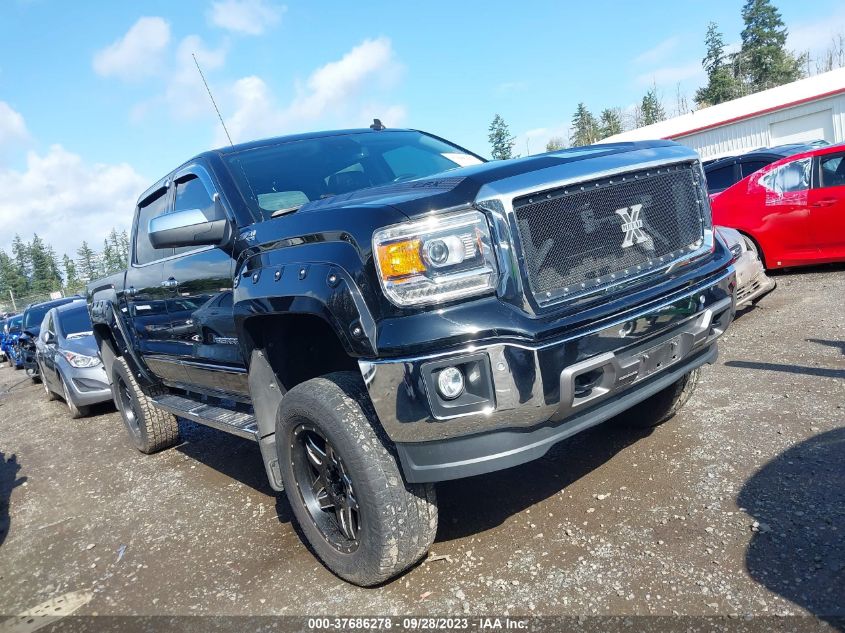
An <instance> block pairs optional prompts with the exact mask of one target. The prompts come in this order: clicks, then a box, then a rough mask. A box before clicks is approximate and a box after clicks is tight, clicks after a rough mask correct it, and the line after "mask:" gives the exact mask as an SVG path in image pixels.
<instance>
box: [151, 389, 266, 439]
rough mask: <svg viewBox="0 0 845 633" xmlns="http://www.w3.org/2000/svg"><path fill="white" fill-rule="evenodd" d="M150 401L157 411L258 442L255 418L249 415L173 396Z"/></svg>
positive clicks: (164, 396) (169, 395)
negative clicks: (161, 410) (160, 410)
mask: <svg viewBox="0 0 845 633" xmlns="http://www.w3.org/2000/svg"><path fill="white" fill-rule="evenodd" d="M151 400H152V401H153V403H155V406H156V407H158V408H159V409H163V410H164V411H167V412H169V413H172V414H173V415H175V416H178V417H180V418H185V419H187V420H190V421H191V422H196V423H197V424H202V425H204V426H210V427H211V428H213V429H217V430H218V431H223V432H225V433H231V434H232V435H237V436H238V437H243V438H246V439H248V440H253V441H255V442H257V441H258V423H257V422H256V421H255V416H254V415H251V414H249V413H242V412H240V411H232V410H231V409H224V408H223V407H215V406H214V405H211V404H205V403H203V402H197V401H196V400H191V399H190V398H185V397H184V396H177V395H173V394H166V395H162V396H158V397H157V398H151Z"/></svg>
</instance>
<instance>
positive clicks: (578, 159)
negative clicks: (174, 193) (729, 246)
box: [297, 141, 688, 218]
mask: <svg viewBox="0 0 845 633" xmlns="http://www.w3.org/2000/svg"><path fill="white" fill-rule="evenodd" d="M673 146H675V147H677V144H676V143H673V142H671V141H641V142H636V143H608V144H604V145H591V146H587V147H577V148H572V149H568V150H561V151H558V152H550V153H547V154H540V155H537V156H529V157H526V158H516V159H511V160H502V161H490V162H487V163H482V164H480V165H473V166H470V167H460V168H457V169H452V170H449V171H446V172H442V173H439V174H433V175H431V176H426V177H424V178H417V179H414V180H407V181H403V182H397V183H391V184H388V185H381V186H378V187H369V188H366V189H359V190H357V191H353V192H350V193H345V194H339V195H336V196H332V197H331V198H326V199H323V200H315V201H313V202H308V203H306V204H305V205H303V206H302V207H301V208H300V209H299V210H298V212H297V215H299V214H302V213H307V212H309V211H324V210H329V209H342V208H346V207H362V206H392V207H394V208H396V209H398V210H399V211H401V212H402V213H403V214H404V215H406V216H407V217H409V218H414V217H416V216H420V215H424V214H427V213H430V212H431V211H433V210H437V209H447V208H450V207H455V206H459V205H463V204H469V203H471V202H473V201H475V200H476V199H477V198H478V194H479V192H481V191H482V188H484V187H485V186H486V185H491V184H493V183H496V182H499V181H503V180H507V179H510V178H514V177H518V176H520V175H523V174H526V173H529V172H535V173H536V172H540V171H543V170H553V171H555V172H557V173H556V174H552V173H551V172H550V174H549V179H548V182H552V181H554V180H556V179H558V178H559V177H560V175H562V174H563V173H564V172H565V171H567V170H566V168H565V167H564V166H565V165H571V164H573V163H585V162H591V161H594V160H596V159H600V158H603V159H606V158H607V157H609V156H614V155H621V154H627V153H632V152H633V153H636V156H637V157H636V159H635V160H634V159H633V156H632V160H631V162H632V163H634V162H637V161H642V160H646V159H647V158H648V155H649V154H654V155H655V156H656V155H657V154H658V152H657V151H655V150H657V149H658V148H665V147H673ZM687 151H688V150H687ZM617 158H620V159H623V160H624V157H622V156H617ZM614 162H619V160H617V161H614ZM557 168H562V169H557ZM577 171H579V172H580V171H582V169H579V170H577ZM555 176H557V178H556V177H555Z"/></svg>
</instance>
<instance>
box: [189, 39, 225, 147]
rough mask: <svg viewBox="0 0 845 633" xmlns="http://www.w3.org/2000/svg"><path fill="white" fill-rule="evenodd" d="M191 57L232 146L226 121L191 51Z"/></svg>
mask: <svg viewBox="0 0 845 633" xmlns="http://www.w3.org/2000/svg"><path fill="white" fill-rule="evenodd" d="M191 57H193V58H194V63H195V64H196V65H197V72H198V73H199V74H200V78H201V79H202V83H204V84H205V89H206V90H207V91H208V98H209V99H211V105H213V106H214V111H215V112H216V113H217V118H218V119H220V125H222V126H223V131H224V132H226V138H227V139H229V145H231V146H232V147H234V146H235V144H234V143H233V142H232V137H231V136H229V130H227V129H226V123H225V122H224V121H223V116H222V115H221V114H220V108H218V107H217V102H216V101H215V100H214V95H213V94H211V88H209V87H208V82H207V81H206V80H205V75H203V74H202V68H200V63H199V62H198V61H197V56H196V55H194V54H193V53H191Z"/></svg>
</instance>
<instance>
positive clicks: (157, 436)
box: [111, 356, 179, 454]
mask: <svg viewBox="0 0 845 633" xmlns="http://www.w3.org/2000/svg"><path fill="white" fill-rule="evenodd" d="M111 379H112V380H111V382H112V397H113V398H114V404H115V406H116V407H117V410H118V411H120V416H121V417H122V418H123V424H124V425H125V426H126V430H127V431H128V433H129V439H130V440H131V441H132V444H133V445H134V446H135V448H137V449H138V450H139V451H141V452H142V453H148V454H149V453H155V452H156V451H160V450H163V449H165V448H170V447H171V446H174V445H175V444H177V443H178V442H179V423H178V422H177V421H176V417H175V416H174V415H172V414H170V413H167V412H165V411H162V410H161V409H158V408H156V406H155V405H154V404H153V402H152V400H151V399H150V396H154V395H157V393H149V394H147V393H145V392H144V391H143V390H142V389H141V386H140V385H139V384H138V381H137V380H135V376H133V375H132V371H131V370H130V369H129V365H127V364H126V359H124V358H123V357H122V356H118V357H117V358H115V359H114V363H112V375H111Z"/></svg>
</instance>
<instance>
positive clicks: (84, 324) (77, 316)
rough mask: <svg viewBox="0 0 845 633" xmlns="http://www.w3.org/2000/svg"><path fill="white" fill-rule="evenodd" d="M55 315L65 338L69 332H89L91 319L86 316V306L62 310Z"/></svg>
mask: <svg viewBox="0 0 845 633" xmlns="http://www.w3.org/2000/svg"><path fill="white" fill-rule="evenodd" d="M56 316H57V317H58V323H59V329H60V330H61V332H62V334H64V336H65V338H67V337H69V336H70V335H71V334H78V333H80V332H91V319H90V317H89V316H88V308H87V307H86V306H79V307H78V308H73V309H71V310H63V311H61V312H59V313H57V314H56Z"/></svg>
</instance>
